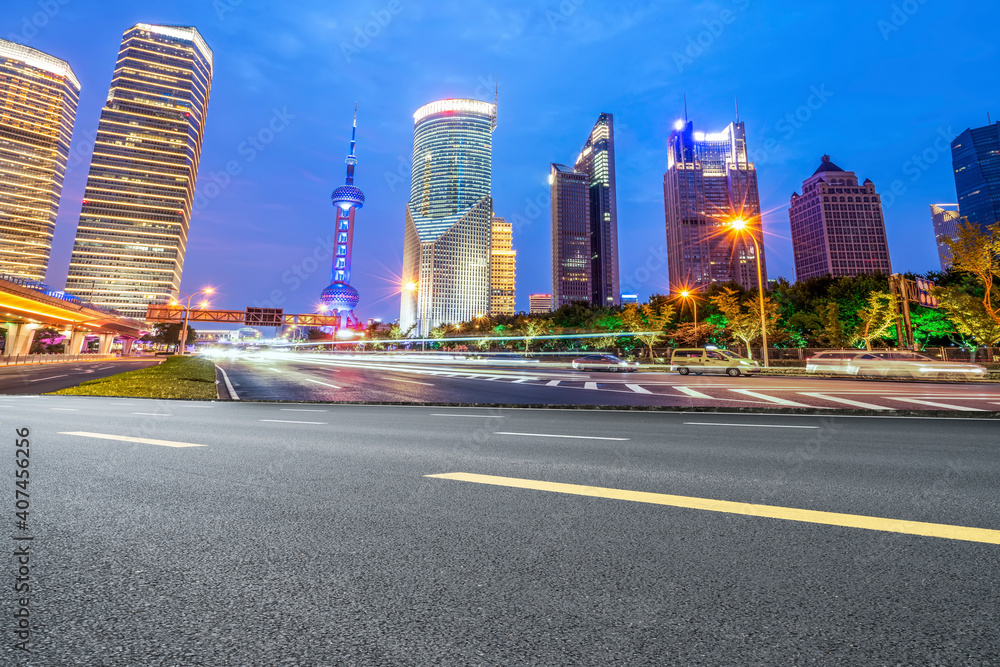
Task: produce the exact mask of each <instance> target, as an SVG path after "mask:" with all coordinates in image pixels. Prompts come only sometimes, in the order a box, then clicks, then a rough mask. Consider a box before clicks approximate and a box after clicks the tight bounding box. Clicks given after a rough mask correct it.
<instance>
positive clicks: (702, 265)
mask: <svg viewBox="0 0 1000 667" xmlns="http://www.w3.org/2000/svg"><path fill="white" fill-rule="evenodd" d="M663 204H664V212H665V216H666V228H667V271H668V276H669V281H670V291H672V292H675V291H680V290H682V289H704V288H707V287H708V286H709V285H710V284H711V283H719V282H729V281H734V282H737V283H739V284H741V285H743V286H744V287H746V288H748V289H756V288H757V260H756V257H755V256H754V247H753V243H752V242H751V241H750V240H749V239H745V238H741V237H740V236H738V235H735V234H733V233H731V232H730V231H729V229H728V228H727V227H726V225H728V224H729V223H730V222H731V221H732V220H734V219H737V218H738V219H742V220H744V221H746V223H747V232H745V233H748V234H753V235H754V238H756V240H757V244H758V245H759V246H760V249H761V258H760V263H761V275H762V276H763V279H764V282H765V285H766V283H767V266H766V263H765V258H764V256H763V255H764V237H763V229H762V224H761V218H760V197H759V195H758V193H757V170H756V168H755V167H754V165H753V163H752V162H750V161H749V160H748V158H747V145H746V132H745V130H744V126H743V123H741V122H740V121H736V122H734V123H730V124H729V125H728V126H727V127H726V129H724V130H723V131H722V132H708V133H706V132H695V131H694V124H693V123H692V122H691V121H688V120H679V121H677V123H676V124H675V125H674V131H673V132H671V133H670V137H669V139H668V140H667V171H666V173H665V174H664V175H663Z"/></svg>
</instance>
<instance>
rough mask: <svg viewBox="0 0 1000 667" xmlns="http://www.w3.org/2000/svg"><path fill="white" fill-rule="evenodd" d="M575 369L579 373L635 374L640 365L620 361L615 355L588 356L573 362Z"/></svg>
mask: <svg viewBox="0 0 1000 667" xmlns="http://www.w3.org/2000/svg"><path fill="white" fill-rule="evenodd" d="M573 368H574V369H575V370H578V371H587V370H594V371H610V372H612V373H615V372H621V373H629V372H635V371H637V370H638V369H639V364H637V363H635V362H628V361H625V360H624V359H619V358H618V357H616V356H615V355H613V354H588V355H587V356H585V357H579V358H577V359H574V360H573Z"/></svg>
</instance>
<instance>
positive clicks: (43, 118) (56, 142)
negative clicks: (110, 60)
mask: <svg viewBox="0 0 1000 667" xmlns="http://www.w3.org/2000/svg"><path fill="white" fill-rule="evenodd" d="M79 99H80V82H79V81H78V80H77V78H76V76H75V75H74V74H73V70H72V69H71V68H70V66H69V65H68V64H67V63H66V62H65V61H62V60H59V59H58V58H53V57H52V56H50V55H48V54H46V53H42V52H41V51H37V50H35V49H32V48H28V47H27V46H22V45H20V44H15V43H14V42H8V41H6V40H3V39H0V273H4V274H8V275H16V276H23V277H24V278H28V279H30V280H45V272H46V270H47V269H48V265H49V254H50V252H51V250H52V235H53V233H54V231H55V226H56V214H57V213H58V210H59V200H60V198H61V197H62V186H63V177H64V176H65V175H66V162H67V159H68V157H69V146H70V138H71V137H72V135H73V123H74V121H75V120H76V108H77V103H78V102H79Z"/></svg>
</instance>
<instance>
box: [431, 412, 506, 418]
mask: <svg viewBox="0 0 1000 667" xmlns="http://www.w3.org/2000/svg"><path fill="white" fill-rule="evenodd" d="M431 417H483V418H486V419H490V418H492V417H496V418H497V419H503V415H446V414H442V413H437V412H432V413H431Z"/></svg>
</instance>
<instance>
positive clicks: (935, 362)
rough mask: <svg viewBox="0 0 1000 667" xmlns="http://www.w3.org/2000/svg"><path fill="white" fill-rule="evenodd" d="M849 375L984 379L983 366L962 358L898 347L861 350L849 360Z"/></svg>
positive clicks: (986, 372)
mask: <svg viewBox="0 0 1000 667" xmlns="http://www.w3.org/2000/svg"><path fill="white" fill-rule="evenodd" d="M846 372H847V374H848V375H861V376H865V375H867V376H876V377H912V378H942V377H944V378H946V377H963V378H965V379H967V380H977V379H981V378H985V377H986V376H987V375H988V374H989V371H987V370H986V368H985V367H984V366H980V365H979V364H973V363H968V362H963V361H944V360H942V359H932V358H930V357H927V356H924V355H922V354H918V353H916V352H908V351H906V350H899V351H894V352H862V353H860V354H858V355H857V356H855V357H854V358H853V359H851V360H850V361H849V362H848V363H847V371H846Z"/></svg>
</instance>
